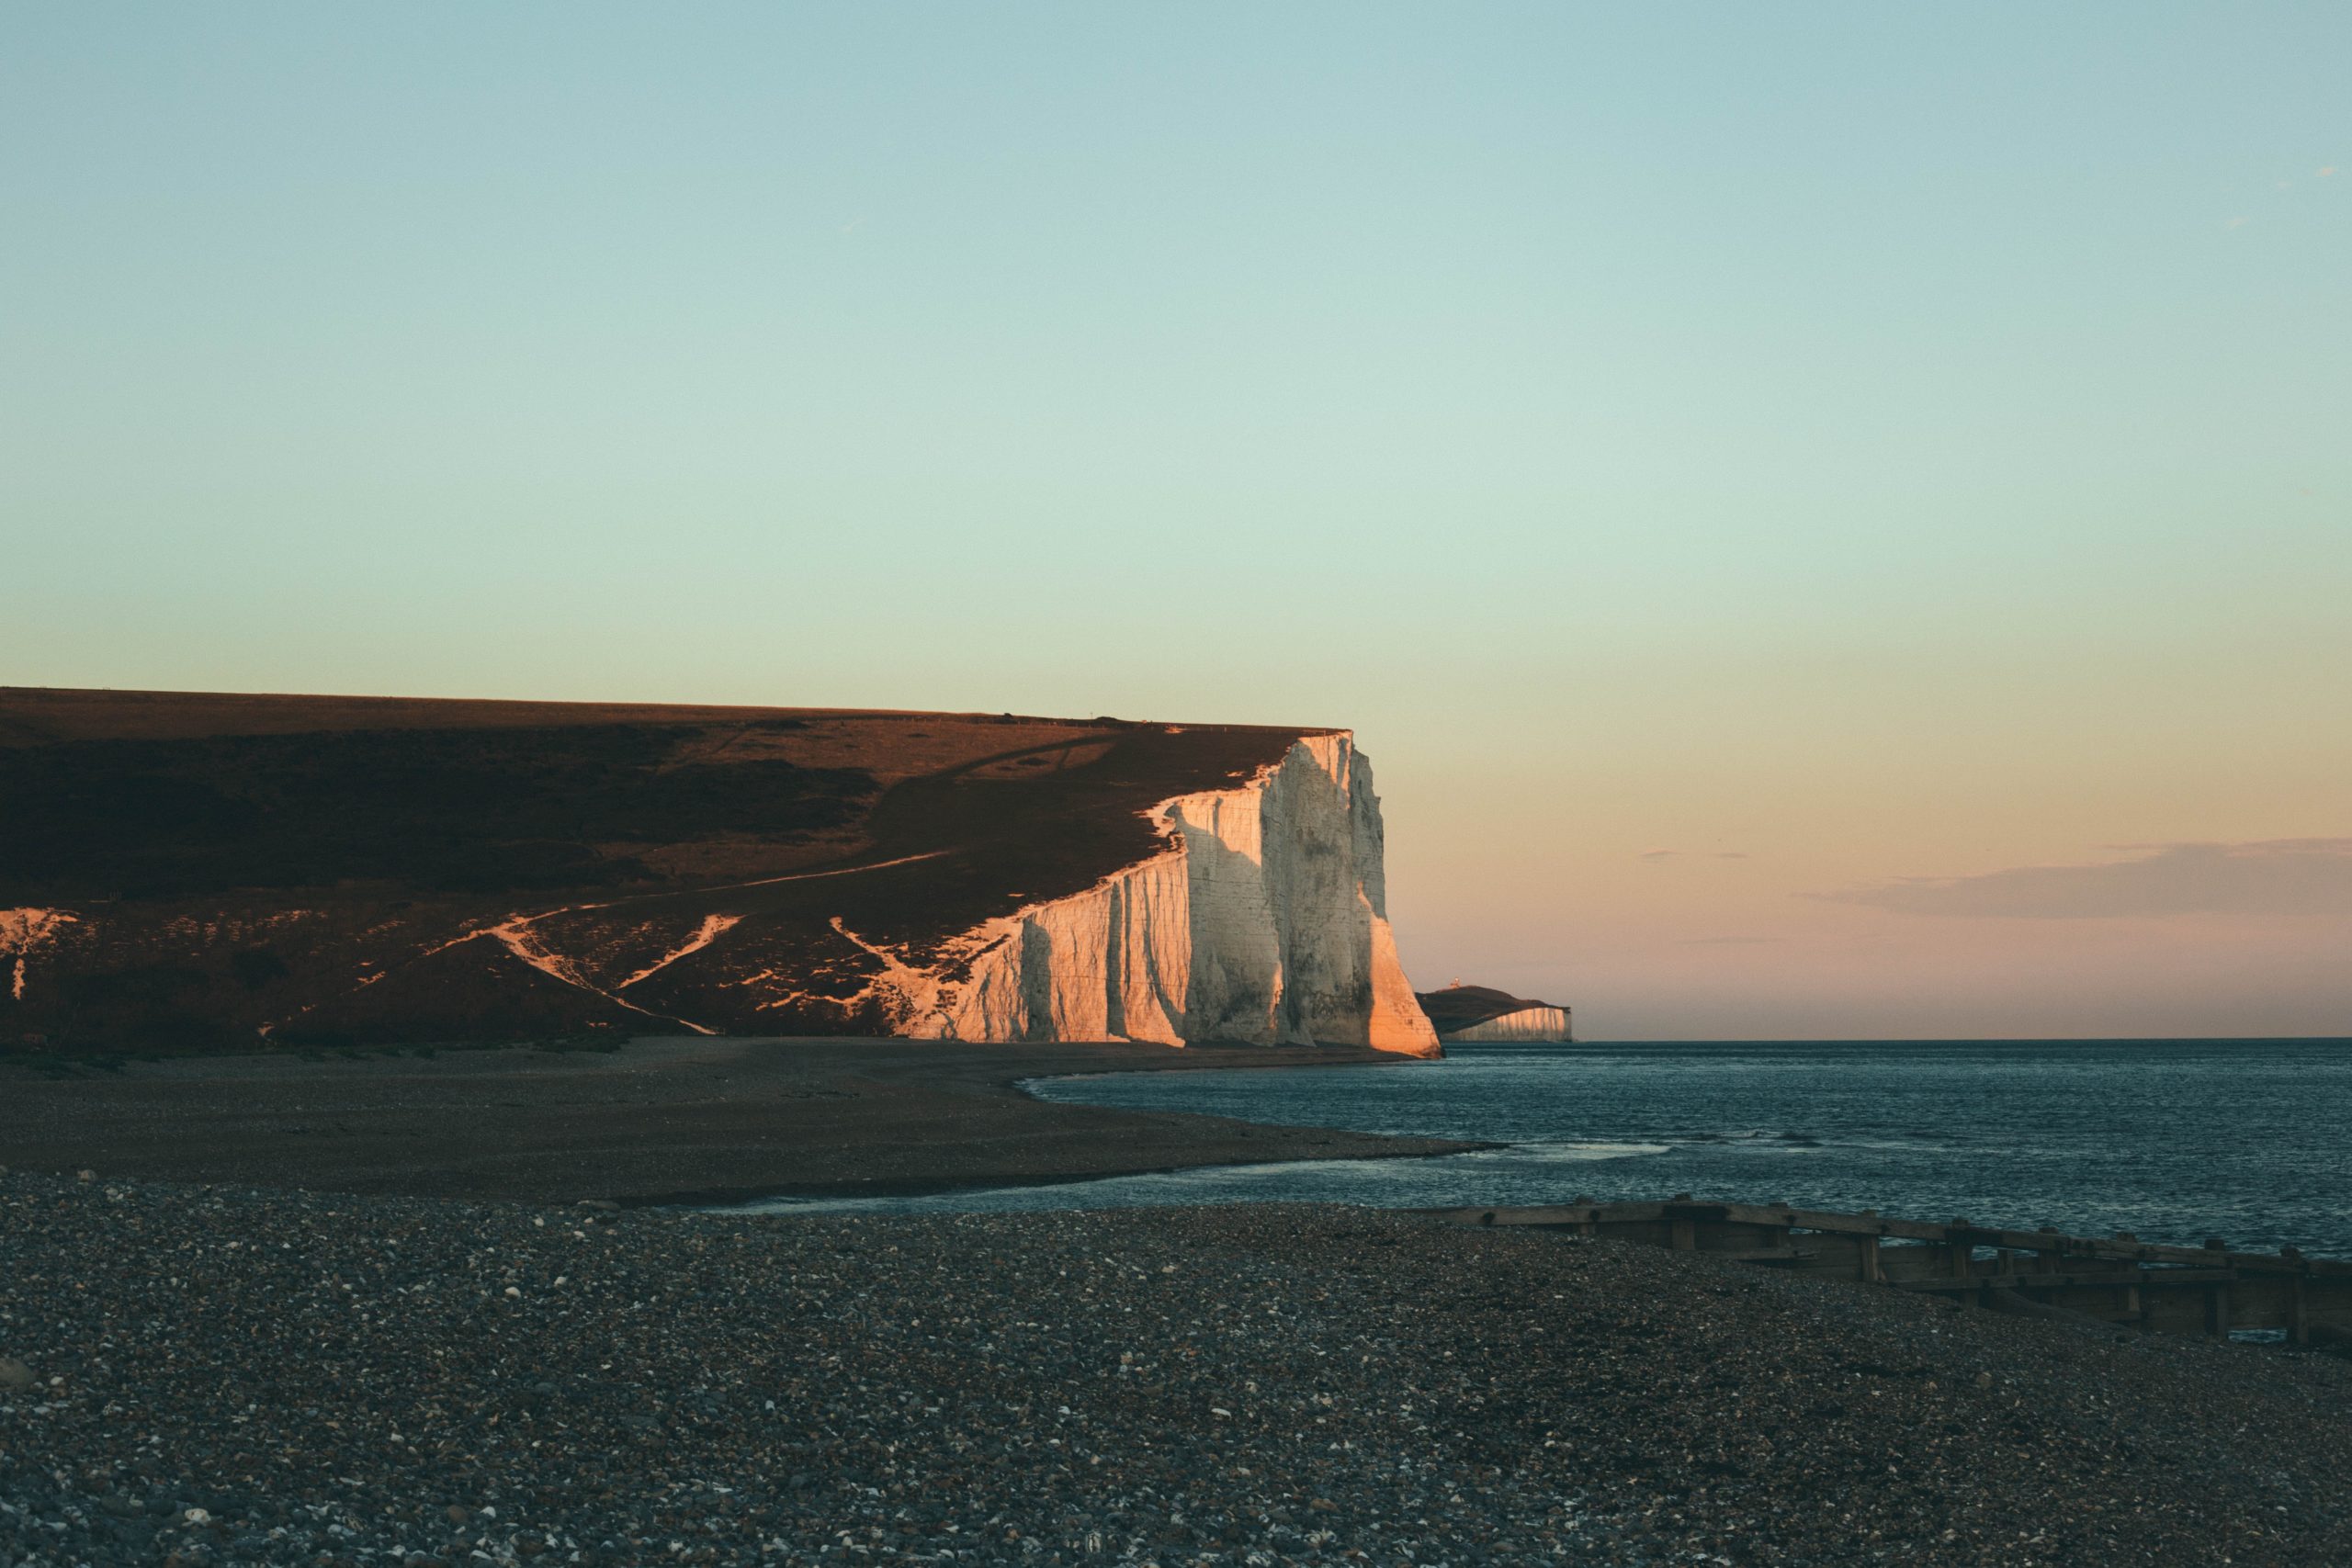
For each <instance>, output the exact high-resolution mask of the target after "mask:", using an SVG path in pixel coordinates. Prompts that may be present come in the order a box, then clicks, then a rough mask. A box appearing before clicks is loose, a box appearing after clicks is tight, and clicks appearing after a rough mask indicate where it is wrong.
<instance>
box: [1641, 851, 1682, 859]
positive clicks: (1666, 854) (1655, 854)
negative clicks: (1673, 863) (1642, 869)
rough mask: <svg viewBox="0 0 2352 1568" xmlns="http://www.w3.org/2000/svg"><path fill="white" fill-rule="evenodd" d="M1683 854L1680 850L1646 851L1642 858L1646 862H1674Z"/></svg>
mask: <svg viewBox="0 0 2352 1568" xmlns="http://www.w3.org/2000/svg"><path fill="white" fill-rule="evenodd" d="M1680 853H1681V851H1680V850H1644V851H1643V852H1642V858H1643V859H1644V860H1672V859H1674V858H1675V857H1676V856H1677V855H1679V854H1680Z"/></svg>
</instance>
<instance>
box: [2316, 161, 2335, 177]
mask: <svg viewBox="0 0 2352 1568" xmlns="http://www.w3.org/2000/svg"><path fill="white" fill-rule="evenodd" d="M2333 174H2335V164H2328V165H2327V166H2326V167H2325V168H2324V169H2322V170H2320V172H2319V177H2320V178H2321V179H2326V178H2327V177H2328V176H2330V175H2333Z"/></svg>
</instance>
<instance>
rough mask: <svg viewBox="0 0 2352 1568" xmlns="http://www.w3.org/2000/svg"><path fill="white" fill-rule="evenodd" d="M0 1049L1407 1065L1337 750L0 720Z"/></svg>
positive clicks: (253, 721)
mask: <svg viewBox="0 0 2352 1568" xmlns="http://www.w3.org/2000/svg"><path fill="white" fill-rule="evenodd" d="M0 822H5V823H6V825H7V827H6V832H5V834H0V1049H4V1048H6V1047H7V1046H8V1045H10V1044H12V1043H17V1044H21V1043H25V1042H27V1041H28V1040H29V1041H34V1042H46V1043H51V1044H54V1045H59V1046H62V1047H65V1048H68V1049H75V1048H91V1049H113V1048H124V1047H169V1046H185V1045H202V1046H211V1047H227V1046H232V1045H237V1044H239V1043H243V1044H246V1045H250V1044H252V1043H254V1042H256V1041H262V1040H266V1041H270V1042H274V1043H281V1044H286V1045H291V1046H318V1045H329V1044H338V1043H389V1042H425V1041H460V1040H505V1039H531V1038H545V1037H550V1036H571V1035H581V1034H588V1033H594V1032H623V1031H627V1032H661V1031H664V1030H668V1031H681V1030H688V1031H696V1032H707V1033H760V1034H836V1035H838V1034H861V1033H862V1034H910V1035H923V1036H932V1037H939V1038H952V1039H959V1040H972V1041H1012V1040H1033V1041H1042V1040H1094V1039H1100V1040H1139V1041H1154V1042H1161V1043H1169V1044H1182V1043H1187V1042H1192V1041H1204V1040H1225V1041H1238V1042H1250V1043H1277V1042H1280V1043H1304V1042H1310V1041H1311V1042H1318V1043H1335V1044H1336V1043H1345V1044H1356V1045H1371V1046H1374V1047H1377V1048H1379V1049H1383V1050H1388V1051H1398V1052H1404V1053H1408V1054H1413V1055H1434V1054H1436V1052H1437V1050H1438V1043H1437V1035H1436V1032H1435V1031H1433V1030H1432V1029H1431V1027H1430V1023H1429V1021H1428V1020H1427V1019H1426V1018H1425V1017H1423V1015H1422V1012H1421V1010H1420V1008H1419V1004H1418V1003H1417V1002H1416V1001H1415V999H1414V997H1413V993H1412V989H1411V987H1410V986H1409V984H1408V982H1407V980H1406V978H1405V976H1404V973H1403V970H1402V969H1401V967H1400V966H1399V965H1398V963H1397V953H1396V944H1395V942H1394V939H1393V937H1392V936H1391V934H1390V931H1389V926H1388V920H1387V907H1386V891H1385V879H1384V874H1383V869H1382V830H1381V821H1380V806H1379V800H1378V797H1377V796H1376V795H1374V792H1373V788H1372V773H1371V769H1370V766H1369V764H1368V763H1367V762H1366V761H1365V760H1364V758H1363V755H1362V754H1361V753H1359V752H1358V751H1357V750H1355V747H1354V743H1353V740H1352V738H1351V736H1349V735H1348V734H1347V733H1346V732H1345V731H1337V730H1319V729H1307V730H1283V729H1278V728H1256V727H1239V726H1172V725H1161V724H1142V723H1133V722H1125V721H1120V720H1115V719H1095V720H1059V719H1038V718H1019V717H1015V716H1011V715H1004V716H993V717H992V716H981V715H954V714H909V713H881V714H877V713H846V712H835V711H828V710H820V709H782V708H777V709H763V708H685V707H653V706H629V705H566V704H513V703H458V702H424V701H406V700H399V699H366V698H309V697H253V696H220V695H190V694H156V693H93V692H57V691H40V690H0Z"/></svg>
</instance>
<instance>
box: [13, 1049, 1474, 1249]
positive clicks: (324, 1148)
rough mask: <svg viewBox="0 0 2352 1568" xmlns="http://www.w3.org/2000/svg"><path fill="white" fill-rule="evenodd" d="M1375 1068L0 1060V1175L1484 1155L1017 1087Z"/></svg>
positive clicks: (842, 1187) (1369, 1060)
mask: <svg viewBox="0 0 2352 1568" xmlns="http://www.w3.org/2000/svg"><path fill="white" fill-rule="evenodd" d="M1374 1065H1377V1066H1396V1067H1398V1068H1406V1067H1410V1066H1418V1065H1419V1062H1418V1061H1416V1060H1414V1059H1409V1058H1406V1057H1401V1056H1397V1055H1393V1054H1389V1053H1384V1052H1376V1051H1371V1050H1360V1049H1351V1048H1345V1047H1299V1046H1290V1047H1283V1046H1215V1045H1205V1046H1204V1045H1194V1046H1188V1047H1185V1048H1183V1049H1182V1050H1176V1049H1173V1048H1170V1047H1166V1046H1156V1045H1123V1044H1106V1045H1059V1044H1052V1045H1025V1046H1005V1045H985V1044H965V1043H948V1042H936V1041H909V1040H895V1039H754V1038H730V1037H719V1038H716V1039H712V1038H701V1037H686V1038H674V1037H645V1038H639V1039H636V1040H632V1041H630V1042H629V1043H628V1044H626V1045H623V1046H620V1047H618V1048H617V1049H616V1050H614V1051H611V1052H609V1053H607V1052H581V1051H546V1050H538V1049H534V1048H531V1047H527V1046H505V1047H488V1048H475V1049H467V1050H462V1051H460V1050H448V1051H443V1052H437V1053H435V1055H429V1056H426V1055H389V1054H387V1055H352V1056H348V1057H340V1058H336V1059H329V1060H318V1059H314V1058H312V1059H306V1058H304V1057H301V1056H299V1055H277V1054H254V1055H239V1056H184V1057H170V1058H164V1059H161V1060H156V1061H141V1062H130V1063H125V1064H120V1065H119V1066H114V1067H112V1068H110V1069H94V1070H92V1071H90V1072H88V1073H86V1074H84V1075H81V1076H74V1077H57V1076H52V1075H51V1074H46V1073H43V1072H41V1071H39V1070H36V1069H35V1068H33V1067H32V1066H28V1065H16V1064H7V1063H6V1062H5V1061H0V1165H5V1166H14V1167H16V1168H19V1169H27V1170H44V1171H49V1172H52V1173H71V1172H73V1171H74V1170H78V1169H85V1168H87V1169H95V1170H97V1171H98V1172H99V1173H100V1174H101V1175H103V1176H107V1177H118V1176H119V1177H125V1178H135V1179H150V1180H170V1181H190V1182H205V1183H222V1184H228V1185H233V1186H244V1187H293V1188H301V1189H306V1190H320V1191H348V1192H354V1193H363V1194H379V1195H387V1196H392V1195H397V1196H409V1197H437V1198H467V1199H489V1200H501V1199H503V1200H509V1201H525V1202H569V1201H578V1200H582V1199H591V1198H594V1199H600V1200H609V1201H616V1202H619V1203H622V1204H624V1205H628V1206H631V1207H639V1206H654V1205H666V1206H677V1205H682V1204H695V1205H712V1204H720V1203H741V1202H749V1201H758V1200H760V1199H763V1198H808V1199H826V1198H856V1197H908V1196H918V1195H926V1194H933V1193H939V1192H949V1191H956V1190H977V1189H984V1188H991V1187H1015V1186H1029V1185H1042V1184H1057V1183H1062V1182H1073V1181H1082V1180H1089V1179H1096V1178H1100V1177H1109V1176H1126V1175H1143V1174H1152V1173H1161V1172H1169V1171H1178V1170H1188V1169H1199V1168H1209V1167H1218V1166H1240V1165H1264V1164H1280V1163H1286V1162H1290V1161H1296V1160H1323V1159H1358V1158H1365V1159H1370V1158H1386V1157H1397V1156H1413V1157H1426V1156H1442V1155H1449V1154H1464V1153H1470V1152H1474V1151H1476V1150H1479V1149H1486V1148H1492V1147H1496V1146H1498V1145H1494V1144H1491V1143H1486V1142H1474V1141H1464V1140H1452V1139H1442V1138H1410V1137H1393V1136H1386V1135H1383V1134H1365V1133H1353V1132H1348V1131H1344V1130H1340V1129H1333V1128H1318V1127H1282V1126H1276V1125H1272V1124H1270V1123H1264V1122H1249V1121H1243V1120H1238V1119H1233V1118H1226V1117H1216V1116H1204V1115H1194V1114H1190V1113H1184V1112H1174V1111H1115V1110H1110V1109H1105V1108H1100V1107H1092V1106H1083V1105H1074V1104H1067V1103H1058V1102H1054V1101H1049V1100H1040V1099H1038V1098H1036V1097H1035V1096H1034V1095H1032V1094H1030V1093H1028V1092H1027V1091H1026V1090H1025V1089H1023V1088H1022V1087H1021V1085H1022V1084H1023V1082H1024V1081H1030V1080H1039V1079H1044V1078H1048V1077H1080V1076H1086V1075H1091V1074H1109V1073H1123V1072H1135V1071H1154V1072H1186V1071H1198V1070H1202V1069H1206V1068H1245V1069H1271V1068H1278V1067H1316V1066H1374Z"/></svg>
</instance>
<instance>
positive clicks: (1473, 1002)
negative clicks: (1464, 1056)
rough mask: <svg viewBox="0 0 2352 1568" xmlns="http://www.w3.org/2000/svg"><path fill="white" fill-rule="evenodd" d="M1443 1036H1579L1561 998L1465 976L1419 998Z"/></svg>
mask: <svg viewBox="0 0 2352 1568" xmlns="http://www.w3.org/2000/svg"><path fill="white" fill-rule="evenodd" d="M1415 999H1416V1000H1417V1001H1419V1003H1420V1004H1421V1010H1422V1012H1423V1013H1424V1014H1425V1015H1426V1016H1427V1017H1428V1019H1429V1021H1430V1024H1431V1025H1432V1026H1434V1027H1435V1028H1436V1030H1437V1033H1438V1038H1439V1039H1440V1040H1459V1041H1462V1042H1464V1043H1481V1042H1493V1043H1502V1042H1513V1041H1516V1042H1520V1043H1562V1042H1566V1041H1569V1040H1573V1039H1575V1038H1576V1031H1575V1029H1574V1028H1573V1027H1572V1024H1573V1017H1572V1014H1571V1013H1570V1011H1569V1010H1568V1009H1566V1008H1565V1007H1563V1006H1561V1005H1559V1004H1558V1003H1556V1002H1539V1001H1532V1000H1530V999H1529V998H1525V997H1514V996H1512V995H1511V994H1510V992H1509V991H1498V990H1496V989H1495V988H1494V987H1491V986H1464V985H1463V984H1462V983H1460V982H1459V981H1456V982H1455V983H1454V984H1453V985H1451V986H1448V987H1446V988H1445V989H1444V990H1442V991H1423V992H1422V993H1421V994H1420V995H1419V997H1417V998H1415Z"/></svg>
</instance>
